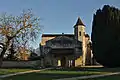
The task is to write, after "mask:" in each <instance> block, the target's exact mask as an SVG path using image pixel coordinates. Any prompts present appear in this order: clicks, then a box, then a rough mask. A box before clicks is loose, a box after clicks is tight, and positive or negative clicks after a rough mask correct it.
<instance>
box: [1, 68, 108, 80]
mask: <svg viewBox="0 0 120 80" xmlns="http://www.w3.org/2000/svg"><path fill="white" fill-rule="evenodd" d="M106 73H108V72H100V71H79V70H78V71H75V70H72V71H70V70H64V69H59V70H45V71H40V72H36V73H35V72H34V73H28V74H24V75H18V76H12V77H8V78H4V79H1V80H26V79H29V80H52V79H59V78H70V77H79V76H85V75H86V76H87V75H94V74H106Z"/></svg>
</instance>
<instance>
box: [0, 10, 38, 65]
mask: <svg viewBox="0 0 120 80" xmlns="http://www.w3.org/2000/svg"><path fill="white" fill-rule="evenodd" d="M39 20H40V19H39V18H38V17H35V16H34V15H33V13H32V11H31V10H27V11H23V12H22V14H21V15H20V16H13V15H7V14H6V13H4V14H2V15H1V16H0V37H1V40H3V42H0V45H2V46H3V47H1V48H2V52H1V54H0V66H1V65H2V60H3V56H4V55H5V52H6V51H7V50H8V49H9V47H10V45H11V44H12V43H11V42H12V40H14V42H16V43H15V45H16V46H17V47H20V46H24V47H25V46H26V47H27V46H28V43H29V41H35V39H36V38H37V34H38V33H39V32H40V25H39Z"/></svg>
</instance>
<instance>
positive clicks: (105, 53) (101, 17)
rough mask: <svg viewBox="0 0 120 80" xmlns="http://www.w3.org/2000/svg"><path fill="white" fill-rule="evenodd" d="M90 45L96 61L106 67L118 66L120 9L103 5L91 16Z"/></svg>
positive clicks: (119, 59) (119, 54) (119, 64)
mask: <svg viewBox="0 0 120 80" xmlns="http://www.w3.org/2000/svg"><path fill="white" fill-rule="evenodd" d="M91 39H92V46H93V54H94V57H95V59H96V61H97V62H98V63H100V64H102V65H104V66H107V67H117V66H120V63H119V61H120V58H119V57H120V10H119V9H117V8H115V7H111V6H109V5H104V7H103V8H102V9H98V10H97V11H96V14H94V16H93V24H92V34H91Z"/></svg>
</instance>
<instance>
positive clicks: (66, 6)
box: [0, 0, 120, 47]
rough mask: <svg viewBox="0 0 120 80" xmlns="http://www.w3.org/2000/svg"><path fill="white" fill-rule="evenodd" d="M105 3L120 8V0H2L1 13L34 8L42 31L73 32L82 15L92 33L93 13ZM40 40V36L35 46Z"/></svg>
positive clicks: (16, 13)
mask: <svg viewBox="0 0 120 80" xmlns="http://www.w3.org/2000/svg"><path fill="white" fill-rule="evenodd" d="M104 4H109V5H113V6H115V7H117V8H120V0H0V13H3V12H7V13H8V14H13V15H18V14H20V12H22V10H23V9H32V10H33V12H34V14H35V15H36V16H39V17H40V18H41V21H40V24H41V25H43V26H44V27H43V28H42V33H73V25H74V24H75V23H76V20H77V17H78V16H80V18H81V19H82V21H83V23H84V24H85V25H86V33H88V34H89V35H90V34H91V28H92V18H93V14H94V13H95V11H96V10H97V9H98V8H102V7H103V5H104ZM39 42H40V37H39V38H38V40H37V41H36V44H34V45H35V47H37V46H38V43H39Z"/></svg>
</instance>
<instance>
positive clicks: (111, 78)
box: [79, 75, 120, 80]
mask: <svg viewBox="0 0 120 80" xmlns="http://www.w3.org/2000/svg"><path fill="white" fill-rule="evenodd" d="M79 80H81V79H79ZM82 80H120V75H113V76H107V77H101V78H93V79H82Z"/></svg>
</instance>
